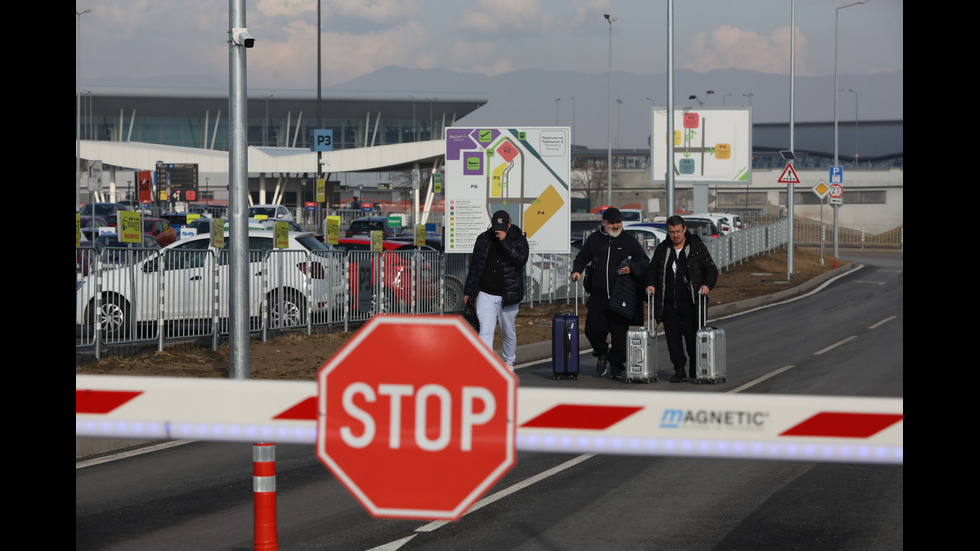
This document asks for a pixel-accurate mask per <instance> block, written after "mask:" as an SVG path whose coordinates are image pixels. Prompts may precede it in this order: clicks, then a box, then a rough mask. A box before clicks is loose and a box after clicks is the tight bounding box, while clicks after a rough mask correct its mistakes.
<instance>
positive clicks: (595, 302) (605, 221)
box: [572, 208, 649, 379]
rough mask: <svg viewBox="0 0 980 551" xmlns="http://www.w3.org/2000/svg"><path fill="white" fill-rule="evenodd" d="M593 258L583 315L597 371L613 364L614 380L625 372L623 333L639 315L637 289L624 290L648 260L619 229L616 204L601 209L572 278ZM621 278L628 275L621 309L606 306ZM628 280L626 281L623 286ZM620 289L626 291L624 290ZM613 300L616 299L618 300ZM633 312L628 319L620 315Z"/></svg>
mask: <svg viewBox="0 0 980 551" xmlns="http://www.w3.org/2000/svg"><path fill="white" fill-rule="evenodd" d="M589 262H593V268H592V291H591V293H590V294H589V300H588V302H587V303H586V304H587V306H588V308H589V314H588V317H587V318H586V319H585V336H586V337H587V338H588V339H589V343H591V344H592V354H593V355H594V356H596V358H597V361H596V375H598V376H600V377H602V376H604V375H605V374H606V369H607V362H608V366H609V367H611V372H612V373H611V377H612V378H613V379H618V378H620V377H622V375H623V372H624V371H625V370H626V333H627V331H629V326H630V324H631V323H640V320H639V319H636V318H637V314H639V313H640V312H641V309H640V300H639V298H638V297H637V295H636V293H630V292H628V289H638V288H639V287H640V286H641V284H642V282H643V275H644V272H645V271H646V269H647V265H648V264H649V260H648V259H647V255H646V252H645V251H644V250H643V247H642V246H641V245H640V243H639V242H638V241H637V240H636V239H635V238H634V237H633V236H632V235H630V234H628V233H626V232H624V231H623V220H622V216H621V215H620V213H619V209H617V208H609V209H606V210H605V212H603V213H602V227H601V228H599V230H598V231H595V232H593V233H592V235H590V236H589V237H588V238H586V240H585V243H583V244H582V249H581V250H580V251H579V253H578V255H576V257H575V260H574V261H573V262H572V281H578V280H579V279H581V277H582V270H584V269H585V266H586V264H588V263H589ZM619 278H632V281H623V282H622V283H621V285H620V287H619V292H621V293H622V296H621V297H620V298H619V301H622V302H625V303H626V304H624V305H622V306H623V308H622V309H619V308H617V309H616V310H613V309H610V300H609V299H610V297H612V296H614V295H616V293H617V286H616V281H617V279H619ZM623 284H629V285H623ZM624 289H625V290H627V291H626V292H624ZM619 301H617V302H619ZM617 310H619V312H623V311H626V312H631V313H633V315H631V316H629V317H627V316H624V315H622V313H619V312H617ZM607 335H610V336H611V337H612V338H611V340H612V345H611V346H610V345H608V344H607V343H606V336H607Z"/></svg>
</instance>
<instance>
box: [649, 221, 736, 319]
mask: <svg viewBox="0 0 980 551" xmlns="http://www.w3.org/2000/svg"><path fill="white" fill-rule="evenodd" d="M671 247H673V244H672V243H671V242H670V239H669V238H668V239H664V240H663V241H662V242H661V243H660V244H659V245H657V248H656V250H654V251H653V260H652V261H651V262H650V269H649V270H648V271H647V278H646V279H647V282H646V285H645V287H648V286H650V285H652V286H653V287H654V288H655V289H656V290H657V292H656V294H655V295H654V297H653V313H654V317H655V318H656V320H657V321H658V322H659V321H660V320H661V318H662V316H663V310H664V279H665V277H666V271H667V259H668V258H669V255H670V248H671ZM683 251H684V255H685V257H686V258H687V262H686V264H687V280H686V281H685V282H684V286H685V289H686V290H687V291H688V292H689V293H690V294H691V303H692V304H697V301H698V289H700V288H701V286H702V285H707V286H708V289H713V288H714V286H715V284H716V283H718V268H717V267H716V266H715V261H714V260H712V259H711V254H710V253H709V252H708V247H706V246H705V245H704V242H703V241H701V238H700V237H698V236H696V235H693V234H692V233H691V232H684V249H683Z"/></svg>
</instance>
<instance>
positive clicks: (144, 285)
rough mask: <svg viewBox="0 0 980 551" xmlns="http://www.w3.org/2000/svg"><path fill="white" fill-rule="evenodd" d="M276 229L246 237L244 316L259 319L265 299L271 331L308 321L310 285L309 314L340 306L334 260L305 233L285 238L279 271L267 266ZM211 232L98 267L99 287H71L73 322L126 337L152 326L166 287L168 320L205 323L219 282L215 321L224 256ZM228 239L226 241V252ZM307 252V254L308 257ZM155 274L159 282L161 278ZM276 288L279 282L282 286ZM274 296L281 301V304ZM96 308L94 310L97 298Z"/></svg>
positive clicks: (224, 295)
mask: <svg viewBox="0 0 980 551" xmlns="http://www.w3.org/2000/svg"><path fill="white" fill-rule="evenodd" d="M274 239H275V235H274V232H271V231H251V232H249V237H248V240H249V266H248V272H249V274H250V277H251V279H250V281H249V293H250V297H249V305H248V313H249V316H250V317H253V318H257V317H258V316H259V315H260V314H261V306H262V301H263V299H266V300H267V305H268V309H267V313H268V321H269V324H270V326H273V327H275V326H290V325H294V326H295V325H302V324H305V323H306V321H305V320H306V313H307V308H306V300H307V294H306V292H305V291H304V289H305V288H306V287H307V286H309V287H310V291H311V296H312V299H313V301H314V302H313V304H312V305H311V309H312V312H313V313H315V314H316V313H320V312H323V311H326V310H327V309H328V308H330V307H332V306H335V305H337V304H342V300H343V293H344V282H343V280H342V278H340V277H333V275H334V274H338V273H341V272H342V270H341V265H340V264H339V262H340V260H339V258H338V257H337V256H336V255H335V254H333V253H330V252H329V250H328V249H327V247H326V246H325V245H324V244H323V243H322V242H320V241H317V240H316V239H315V238H314V237H313V234H311V233H290V234H289V243H288V245H289V246H288V248H287V249H285V251H286V253H283V256H281V257H280V258H286V259H287V263H286V265H285V266H282V265H278V264H270V262H276V260H275V259H273V258H271V256H270V255H273V254H275V253H273V250H274V249H275V247H274ZM210 245H211V243H210V235H207V234H204V235H200V236H192V237H187V238H185V239H182V240H179V241H176V242H175V243H173V244H171V245H169V246H167V247H165V248H163V249H161V250H160V252H159V254H157V255H153V256H152V257H149V258H143V259H140V260H138V261H136V262H134V263H132V264H130V265H126V266H122V267H118V268H115V269H110V270H103V273H102V278H101V281H102V288H101V290H99V288H98V284H97V281H96V278H94V277H92V276H88V277H83V278H81V279H80V280H79V281H78V282H77V283H76V294H77V295H78V296H77V297H76V298H77V300H76V304H77V305H79V306H78V307H77V308H76V313H75V323H76V324H79V325H82V326H86V327H93V326H94V324H95V322H96V319H98V321H100V322H101V327H102V333H103V336H104V337H106V338H107V339H119V338H125V336H127V335H128V334H129V332H130V329H131V328H133V327H135V326H136V325H137V324H139V323H143V322H153V321H156V320H157V318H158V316H159V309H160V307H161V304H160V300H159V297H158V289H160V288H161V283H162V288H163V289H166V297H167V298H166V299H165V300H164V303H163V304H162V307H163V308H164V309H165V312H166V313H165V319H166V321H189V320H210V319H211V318H212V316H213V315H214V312H213V300H212V296H213V289H214V286H215V278H217V288H218V289H219V292H218V298H219V300H218V312H217V313H218V317H219V318H227V317H228V311H229V305H228V296H229V295H230V292H229V290H228V279H229V274H228V256H229V255H228V254H227V252H226V251H223V250H216V249H214V248H212V247H211V246H210ZM227 246H228V241H225V247H227ZM310 253H312V254H310ZM160 277H162V278H163V281H162V282H161V281H160V279H159V278H160ZM280 283H281V284H280ZM280 291H281V296H282V300H281V301H280V300H279V298H280ZM97 293H99V298H100V304H99V308H98V310H97V309H96V300H95V299H96V294H97Z"/></svg>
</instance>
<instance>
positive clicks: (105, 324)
mask: <svg viewBox="0 0 980 551" xmlns="http://www.w3.org/2000/svg"><path fill="white" fill-rule="evenodd" d="M89 311H90V312H93V314H92V315H89V326H90V327H91V328H93V329H94V328H95V325H96V322H97V323H98V325H99V327H100V329H101V331H102V340H104V341H109V340H118V339H122V338H124V337H126V335H127V334H128V332H129V303H127V302H126V299H124V298H123V297H121V296H119V295H106V296H104V297H102V302H101V304H100V305H99V309H98V312H97V315H98V319H97V320H96V319H95V314H96V311H95V300H92V303H91V305H90V306H89Z"/></svg>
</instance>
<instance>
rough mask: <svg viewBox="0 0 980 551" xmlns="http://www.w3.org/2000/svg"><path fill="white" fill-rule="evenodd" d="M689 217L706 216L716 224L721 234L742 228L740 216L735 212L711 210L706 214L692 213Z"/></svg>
mask: <svg viewBox="0 0 980 551" xmlns="http://www.w3.org/2000/svg"><path fill="white" fill-rule="evenodd" d="M690 218H707V219H708V220H711V221H712V222H714V223H715V225H716V226H718V230H719V231H720V232H721V233H722V235H728V234H730V233H732V232H733V231H738V230H740V229H742V217H741V216H738V215H737V214H729V213H726V212H711V213H707V214H692V215H690Z"/></svg>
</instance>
